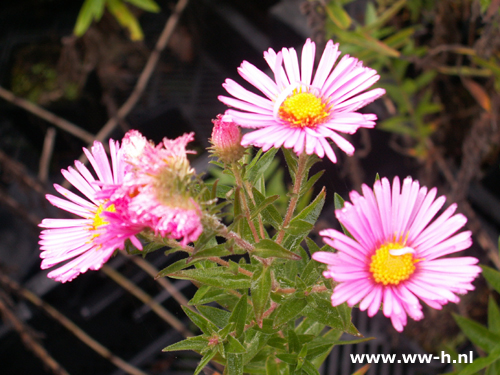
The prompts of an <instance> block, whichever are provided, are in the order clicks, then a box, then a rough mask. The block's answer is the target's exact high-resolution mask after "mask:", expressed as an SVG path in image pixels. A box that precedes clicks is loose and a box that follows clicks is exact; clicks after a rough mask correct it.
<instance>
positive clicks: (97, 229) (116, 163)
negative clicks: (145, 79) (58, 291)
mask: <svg viewBox="0 0 500 375" xmlns="http://www.w3.org/2000/svg"><path fill="white" fill-rule="evenodd" d="M109 147H110V151H111V163H112V167H111V166H110V164H109V160H108V157H107V155H106V151H105V150H104V147H103V145H102V144H101V143H100V142H97V141H96V142H94V146H93V147H92V151H91V152H89V151H88V150H86V149H84V150H83V151H84V152H85V154H86V155H87V158H88V159H89V161H90V163H91V164H92V167H93V168H94V170H95V172H96V174H97V180H96V179H95V178H94V177H93V176H92V174H91V173H90V171H89V170H88V169H87V167H85V165H83V164H82V163H81V162H79V161H78V160H77V161H75V167H76V169H74V168H72V167H69V168H68V170H64V169H63V170H62V174H63V176H64V177H65V178H66V179H67V180H68V181H69V182H70V183H71V184H72V185H73V186H74V187H75V188H77V189H78V190H79V191H80V192H81V193H82V194H83V195H84V196H85V197H86V198H87V199H84V198H82V197H80V196H78V195H76V194H74V193H72V192H70V191H69V190H67V189H65V188H63V187H62V186H59V185H57V184H55V185H54V188H55V189H56V190H57V192H58V193H60V194H61V195H63V196H64V197H65V198H66V199H63V198H59V197H56V196H53V195H50V194H48V195H47V196H46V197H47V199H48V201H49V202H50V203H52V204H53V205H54V206H56V207H59V208H61V209H63V210H65V211H68V212H71V213H72V214H75V215H77V216H79V217H80V219H44V220H42V222H41V223H40V227H42V228H47V229H45V230H43V231H42V232H41V234H40V242H39V243H40V245H41V246H40V249H41V250H42V252H41V253H40V257H41V258H42V259H43V260H42V264H41V268H42V269H47V268H50V267H52V266H55V265H57V264H59V263H61V262H64V261H67V260H69V262H67V263H66V264H64V265H62V266H60V267H59V268H57V269H55V270H53V271H51V272H49V274H48V277H50V278H53V279H55V280H57V281H61V282H63V283H64V282H66V281H70V280H73V279H74V278H75V277H77V276H78V275H79V274H81V273H84V272H86V271H87V270H89V269H91V270H98V269H100V268H101V267H102V265H103V264H104V263H105V262H106V261H107V260H108V259H109V257H110V256H111V255H112V254H113V252H114V251H115V250H116V249H117V248H123V246H124V242H125V240H126V239H127V238H129V237H123V236H116V233H111V232H110V227H109V226H108V222H107V221H106V219H105V213H106V212H113V211H114V206H113V205H108V203H107V201H106V200H103V199H98V198H96V194H97V193H98V192H99V191H101V186H103V185H104V186H107V185H109V186H113V185H119V184H121V182H122V180H123V176H124V164H123V161H122V157H121V150H120V146H119V143H118V142H116V143H115V142H114V141H113V140H110V142H109ZM104 234H106V235H109V237H110V238H112V239H113V240H112V241H107V242H101V241H99V240H100V238H101V237H102V235H104ZM131 240H132V241H133V242H138V241H137V240H136V239H135V238H131Z"/></svg>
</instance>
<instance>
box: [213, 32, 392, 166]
mask: <svg viewBox="0 0 500 375" xmlns="http://www.w3.org/2000/svg"><path fill="white" fill-rule="evenodd" d="M315 50H316V46H315V44H314V42H312V41H311V40H310V39H307V41H306V43H305V44H304V47H303V49H302V58H301V67H300V68H299V60H298V58H297V53H296V52H295V50H294V49H293V48H283V49H282V50H281V51H280V52H278V53H276V52H275V51H274V50H273V49H271V48H270V49H269V50H268V51H267V52H264V58H265V60H266V61H267V63H268V65H269V67H270V68H271V70H272V71H273V73H274V81H273V80H272V79H271V78H269V77H268V76H267V75H266V74H264V73H263V72H262V71H260V70H259V69H257V68H256V67H255V66H254V65H252V64H250V63H249V62H247V61H243V63H242V64H241V66H240V67H239V68H238V72H239V74H240V75H241V76H242V77H243V78H244V79H245V80H246V81H247V82H249V83H250V84H252V85H253V86H255V87H256V88H257V89H258V90H260V91H261V92H262V93H263V94H264V95H265V97H263V96H260V95H257V94H255V93H253V92H250V91H248V90H246V89H245V88H243V87H242V86H241V85H239V84H238V83H236V82H235V81H233V80H231V79H226V82H225V83H224V84H223V86H224V88H225V89H226V91H227V92H228V93H229V94H231V95H232V96H233V97H227V96H219V100H220V101H222V102H223V103H225V104H226V105H228V106H231V107H234V108H237V109H238V110H227V111H226V114H227V115H229V116H231V117H232V118H233V119H234V121H235V122H236V123H237V124H238V125H240V126H241V127H244V128H256V129H258V130H255V131H253V132H251V133H247V134H245V135H244V136H243V140H242V145H243V146H247V145H255V146H258V147H262V149H263V150H264V151H265V150H268V149H269V148H271V147H275V148H278V147H281V146H284V147H285V148H293V150H294V151H295V153H296V154H297V155H300V154H301V153H303V152H304V151H305V152H306V153H307V154H308V155H311V154H313V153H314V154H316V155H318V156H319V157H321V158H322V157H324V156H325V155H326V156H328V158H329V159H330V160H331V161H332V162H334V163H335V162H336V161H337V158H336V156H335V153H334V152H333V150H332V148H331V146H330V145H329V143H328V141H327V138H330V139H331V140H332V141H333V142H335V143H336V144H337V146H338V147H339V148H340V149H341V150H343V151H344V152H346V153H347V154H348V155H352V154H353V152H354V147H353V146H352V145H351V144H350V143H349V142H348V141H347V140H346V139H345V138H343V137H342V136H340V135H339V134H338V132H341V133H347V134H353V133H355V132H356V131H357V130H358V129H359V128H373V127H374V126H375V120H376V119H377V117H376V116H375V115H374V114H361V113H357V112H355V111H356V110H358V109H359V108H361V107H363V106H365V105H367V104H368V103H370V102H372V101H374V100H375V99H377V98H378V97H380V96H382V95H383V94H384V93H385V90H384V89H381V88H378V89H374V90H371V91H367V92H364V91H365V90H366V89H368V88H369V87H370V86H372V85H373V84H374V83H375V82H376V81H377V80H378V79H379V78H380V77H379V76H378V75H377V72H376V71H375V70H373V69H370V68H365V67H363V64H362V62H360V61H358V60H357V59H355V58H353V57H349V56H348V55H346V56H344V57H343V58H342V59H341V60H340V61H339V63H338V64H337V66H336V67H335V68H334V69H333V71H332V68H333V66H334V64H335V61H336V60H337V58H338V57H339V55H340V51H339V50H338V44H335V45H334V44H333V42H332V41H331V40H330V41H328V43H327V45H326V48H325V50H324V52H323V55H322V57H321V60H320V62H319V65H318V67H317V69H316V73H315V75H314V79H313V68H314V59H315V52H316V51H315ZM283 65H284V66H283ZM242 111H243V112H242Z"/></svg>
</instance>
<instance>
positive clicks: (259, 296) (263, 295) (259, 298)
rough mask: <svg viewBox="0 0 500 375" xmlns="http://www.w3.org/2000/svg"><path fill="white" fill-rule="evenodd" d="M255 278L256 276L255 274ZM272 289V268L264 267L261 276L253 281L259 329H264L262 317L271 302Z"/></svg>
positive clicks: (253, 302)
mask: <svg viewBox="0 0 500 375" xmlns="http://www.w3.org/2000/svg"><path fill="white" fill-rule="evenodd" d="M254 277H255V274H254ZM271 287H272V274H271V268H270V267H264V268H263V269H262V272H261V274H260V275H259V276H258V277H257V278H255V279H254V280H252V286H251V291H252V304H253V311H254V313H255V319H256V322H257V324H258V325H259V327H261V328H262V315H263V314H264V311H265V309H266V306H267V304H268V302H269V300H270V295H271Z"/></svg>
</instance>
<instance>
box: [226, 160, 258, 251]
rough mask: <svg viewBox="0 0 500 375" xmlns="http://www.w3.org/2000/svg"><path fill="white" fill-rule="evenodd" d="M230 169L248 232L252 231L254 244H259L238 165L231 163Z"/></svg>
mask: <svg viewBox="0 0 500 375" xmlns="http://www.w3.org/2000/svg"><path fill="white" fill-rule="evenodd" d="M231 169H232V170H233V174H234V178H235V180H236V186H237V187H238V188H239V189H240V191H241V194H239V195H240V196H241V203H242V205H243V210H244V211H245V217H246V218H247V222H248V225H249V226H250V230H251V231H252V234H253V239H254V241H255V242H259V240H260V238H259V235H258V234H257V229H256V228H255V225H254V224H253V221H252V219H251V216H252V215H251V213H250V209H249V207H248V202H247V196H246V195H245V190H246V189H245V185H244V184H243V179H242V178H241V174H240V169H239V165H238V164H237V163H233V164H232V165H231Z"/></svg>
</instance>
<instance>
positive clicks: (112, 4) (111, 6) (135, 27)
mask: <svg viewBox="0 0 500 375" xmlns="http://www.w3.org/2000/svg"><path fill="white" fill-rule="evenodd" d="M106 5H107V7H108V10H109V12H110V13H111V14H112V15H113V16H114V17H115V18H116V20H117V21H118V23H119V24H120V25H121V26H123V27H125V28H126V29H128V31H129V33H130V39H131V40H142V39H143V38H144V35H143V33H142V29H141V26H140V25H139V21H138V20H137V18H136V17H135V16H134V15H133V13H132V12H131V11H130V10H129V9H128V8H127V6H126V5H125V4H124V3H123V2H121V1H120V0H106Z"/></svg>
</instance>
